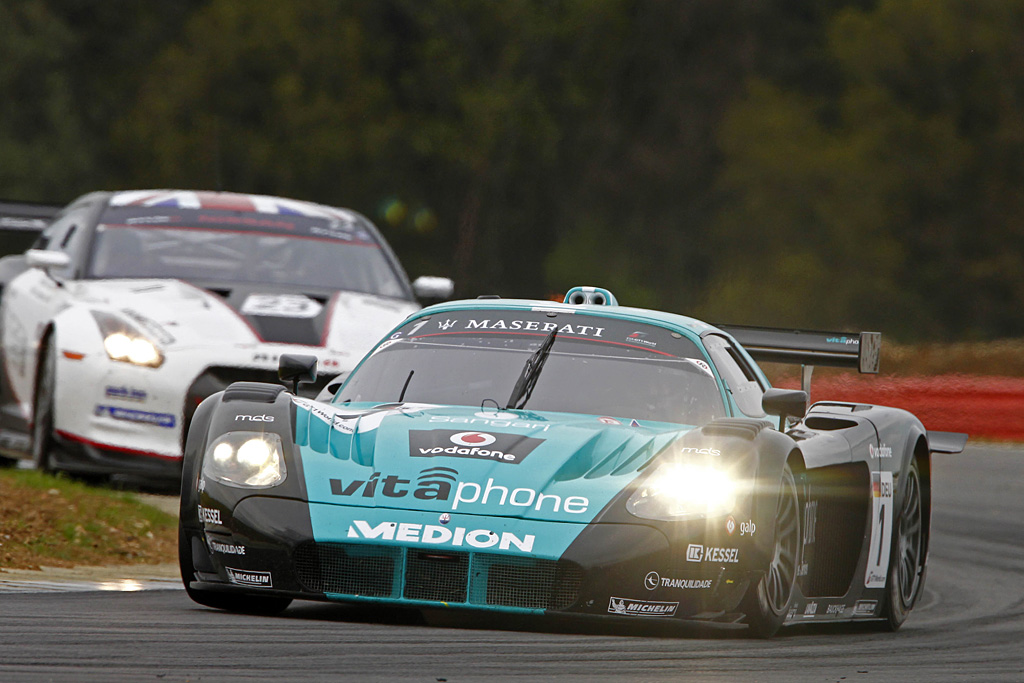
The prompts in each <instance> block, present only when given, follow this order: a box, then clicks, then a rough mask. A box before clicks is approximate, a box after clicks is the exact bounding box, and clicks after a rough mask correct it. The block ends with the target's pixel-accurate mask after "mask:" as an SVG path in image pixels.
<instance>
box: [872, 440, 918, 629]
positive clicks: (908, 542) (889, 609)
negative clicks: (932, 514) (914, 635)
mask: <svg viewBox="0 0 1024 683" xmlns="http://www.w3.org/2000/svg"><path fill="white" fill-rule="evenodd" d="M904 486H905V489H904V493H903V503H902V504H901V505H900V513H899V516H898V517H897V518H896V522H897V525H898V526H897V529H898V531H897V533H896V534H894V535H893V540H892V550H891V552H890V553H889V555H890V558H889V575H888V578H887V579H886V587H887V590H886V597H885V602H884V604H883V607H882V618H883V619H884V621H882V622H881V627H882V629H883V630H885V631H896V630H898V629H899V628H900V626H902V625H903V622H905V621H906V620H907V617H908V616H910V610H911V609H912V608H913V607H914V603H916V602H917V599H918V598H919V597H920V595H921V591H922V589H923V588H924V574H925V572H924V569H925V568H924V549H925V547H926V545H925V537H924V533H925V532H924V516H925V508H924V506H925V500H926V498H925V495H924V490H923V489H922V488H921V487H922V479H921V471H920V467H919V466H918V464H917V458H911V460H910V468H909V469H908V470H907V482H906V484H905V485H904Z"/></svg>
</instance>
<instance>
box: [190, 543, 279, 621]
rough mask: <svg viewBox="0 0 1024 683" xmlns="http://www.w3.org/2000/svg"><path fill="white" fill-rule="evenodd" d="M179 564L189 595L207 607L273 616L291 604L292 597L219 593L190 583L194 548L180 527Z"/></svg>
mask: <svg viewBox="0 0 1024 683" xmlns="http://www.w3.org/2000/svg"><path fill="white" fill-rule="evenodd" d="M178 566H179V567H180V569H181V582H182V583H183V584H184V585H185V592H186V593H187V594H188V597H189V598H191V599H192V601H193V602H196V603H198V604H200V605H203V606H205V607H213V608H214V609H222V610H224V611H226V612H236V613H238V614H253V615H258V616H264V617H271V616H274V615H275V614H280V613H281V612H283V611H284V610H285V608H287V607H288V605H290V604H291V602H292V599H291V598H277V597H261V596H258V595H249V594H242V593H218V592H215V591H200V590H196V589H194V588H192V587H191V586H190V585H189V584H191V583H192V581H194V580H195V578H196V576H195V569H194V566H193V564H192V549H191V548H190V547H189V543H188V538H187V537H186V535H185V530H184V529H182V528H181V527H180V526H179V527H178Z"/></svg>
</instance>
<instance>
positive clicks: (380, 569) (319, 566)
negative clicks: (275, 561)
mask: <svg viewBox="0 0 1024 683" xmlns="http://www.w3.org/2000/svg"><path fill="white" fill-rule="evenodd" d="M401 556H402V549H401V548H390V547H387V546H370V545H357V544H354V543H319V544H318V543H303V544H302V545H300V546H299V547H298V549H297V550H296V551H295V565H296V569H297V571H298V575H299V582H300V583H301V584H302V587H303V588H305V589H306V590H308V591H312V592H314V593H342V594H345V595H365V596H367V597H378V598H386V597H390V596H392V595H393V594H394V576H395V568H396V566H397V565H398V564H399V562H400V560H401Z"/></svg>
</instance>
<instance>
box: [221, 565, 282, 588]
mask: <svg viewBox="0 0 1024 683" xmlns="http://www.w3.org/2000/svg"><path fill="white" fill-rule="evenodd" d="M224 570H225V571H226V572H227V573H228V581H230V582H231V583H237V584H238V585H240V586H259V587H261V588H273V587H274V582H273V580H272V579H271V578H270V572H255V571H251V570H248V569H233V568H231V567H224Z"/></svg>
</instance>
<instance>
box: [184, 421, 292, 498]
mask: <svg viewBox="0 0 1024 683" xmlns="http://www.w3.org/2000/svg"><path fill="white" fill-rule="evenodd" d="M285 474H286V472H285V467H284V456H283V450H282V447H281V437H279V436H278V435H277V434H268V433H260V432H228V433H227V434H224V435H223V436H221V437H220V438H219V439H217V440H216V441H214V442H213V443H212V444H210V447H209V448H207V450H206V457H205V458H203V476H205V477H209V478H210V479H215V480H217V481H220V482H223V483H225V484H229V485H231V486H247V487H252V488H267V487H269V486H276V485H277V484H280V483H281V482H282V481H284V478H285Z"/></svg>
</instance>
